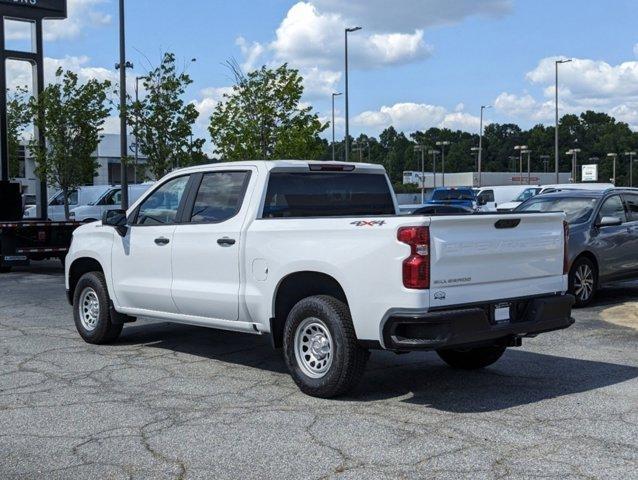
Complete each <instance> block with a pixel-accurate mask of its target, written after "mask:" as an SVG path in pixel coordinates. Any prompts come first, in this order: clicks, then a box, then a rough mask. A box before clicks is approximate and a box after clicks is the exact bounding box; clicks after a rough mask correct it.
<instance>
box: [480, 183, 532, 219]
mask: <svg viewBox="0 0 638 480" xmlns="http://www.w3.org/2000/svg"><path fill="white" fill-rule="evenodd" d="M528 188H529V186H528V185H508V186H499V187H481V188H478V189H476V190H475V191H476V202H477V203H478V205H479V211H481V212H496V211H503V209H502V207H501V205H502V204H507V203H509V202H511V201H512V200H514V199H515V198H516V197H518V196H519V195H520V194H521V192H523V191H524V190H526V189H528Z"/></svg>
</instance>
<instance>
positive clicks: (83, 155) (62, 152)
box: [29, 69, 111, 218]
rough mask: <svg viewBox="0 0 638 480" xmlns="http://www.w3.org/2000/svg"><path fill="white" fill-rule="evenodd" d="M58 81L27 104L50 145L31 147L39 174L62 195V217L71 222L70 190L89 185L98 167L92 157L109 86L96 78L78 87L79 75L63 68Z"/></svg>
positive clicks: (106, 111)
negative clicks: (64, 216)
mask: <svg viewBox="0 0 638 480" xmlns="http://www.w3.org/2000/svg"><path fill="white" fill-rule="evenodd" d="M55 78H56V81H55V82H54V83H51V84H50V85H48V86H47V87H46V88H45V89H44V91H43V92H42V94H41V95H39V96H38V97H37V98H35V97H33V98H32V99H31V101H30V102H29V107H30V110H31V115H32V117H33V118H34V123H35V126H36V127H37V128H38V129H39V130H40V131H42V132H44V136H45V138H46V145H40V143H39V142H38V141H37V139H34V140H32V141H31V142H30V144H29V149H30V150H31V152H32V153H33V155H34V157H35V161H36V173H37V175H38V176H39V177H40V178H46V180H47V181H48V182H49V183H50V184H52V185H55V186H57V187H58V188H60V190H62V192H64V214H65V215H66V218H69V202H68V196H69V192H70V191H71V190H73V189H75V188H77V187H79V186H80V185H82V184H84V183H87V182H89V181H91V180H92V179H93V177H94V176H95V173H96V170H97V167H98V163H97V161H96V160H95V158H93V156H92V154H93V152H94V151H95V150H96V149H97V147H98V144H99V142H100V138H101V135H100V132H101V130H102V127H103V125H104V122H105V121H106V119H107V118H108V116H109V113H110V108H109V102H108V98H107V95H108V90H109V88H110V86H111V84H110V82H108V81H104V82H100V81H98V80H89V81H88V82H86V83H84V84H80V83H79V81H78V76H77V75H76V74H75V73H73V72H70V71H67V72H64V71H63V70H62V69H58V70H57V72H56V73H55Z"/></svg>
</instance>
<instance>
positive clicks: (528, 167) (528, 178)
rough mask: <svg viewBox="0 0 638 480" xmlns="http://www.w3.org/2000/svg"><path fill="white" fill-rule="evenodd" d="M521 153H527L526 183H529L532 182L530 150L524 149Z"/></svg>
mask: <svg viewBox="0 0 638 480" xmlns="http://www.w3.org/2000/svg"><path fill="white" fill-rule="evenodd" d="M521 153H526V154H527V184H528V185H531V184H532V161H531V156H532V151H531V150H529V149H528V150H524V151H523V152H521Z"/></svg>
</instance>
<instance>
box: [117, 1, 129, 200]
mask: <svg viewBox="0 0 638 480" xmlns="http://www.w3.org/2000/svg"><path fill="white" fill-rule="evenodd" d="M125 28H126V22H125V21H124V0H120V64H119V67H120V157H121V158H120V184H121V185H122V210H128V207H129V203H128V172H127V165H126V158H127V157H128V136H127V133H126V68H127V67H128V66H129V64H127V62H126V33H125ZM131 67H132V65H131Z"/></svg>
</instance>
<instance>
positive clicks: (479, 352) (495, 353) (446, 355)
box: [436, 346, 505, 370]
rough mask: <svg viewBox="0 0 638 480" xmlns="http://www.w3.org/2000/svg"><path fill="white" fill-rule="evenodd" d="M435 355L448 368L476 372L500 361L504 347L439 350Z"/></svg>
mask: <svg viewBox="0 0 638 480" xmlns="http://www.w3.org/2000/svg"><path fill="white" fill-rule="evenodd" d="M436 353H438V354H439V357H441V360H443V361H444V362H445V363H447V364H448V365H449V366H450V367H453V368H459V369H462V370H478V369H479V368H485V367H488V366H490V365H492V364H493V363H495V362H496V361H497V360H498V359H500V358H501V357H502V356H503V354H504V353H505V347H497V346H490V347H477V348H457V349H449V350H439V351H437V352H436Z"/></svg>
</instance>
